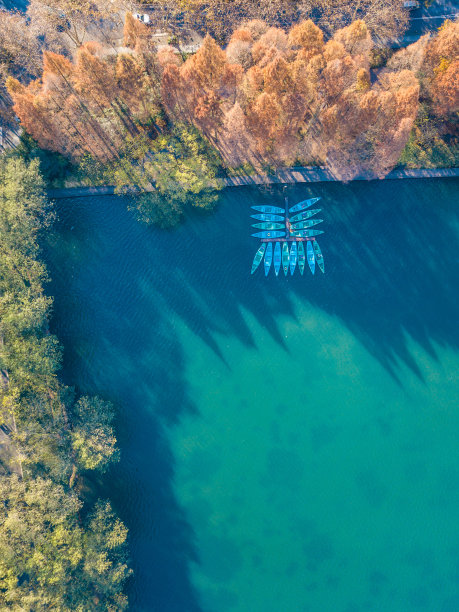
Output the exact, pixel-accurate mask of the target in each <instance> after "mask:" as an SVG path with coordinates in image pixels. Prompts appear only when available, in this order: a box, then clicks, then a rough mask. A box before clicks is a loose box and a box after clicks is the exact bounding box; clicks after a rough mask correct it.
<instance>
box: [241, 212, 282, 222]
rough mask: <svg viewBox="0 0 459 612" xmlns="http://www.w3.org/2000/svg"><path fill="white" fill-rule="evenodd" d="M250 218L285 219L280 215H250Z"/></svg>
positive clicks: (258, 219) (261, 219) (259, 219)
mask: <svg viewBox="0 0 459 612" xmlns="http://www.w3.org/2000/svg"><path fill="white" fill-rule="evenodd" d="M250 216H251V217H252V219H256V220H257V221H285V218H284V217H283V216H282V215H261V214H260V215H250Z"/></svg>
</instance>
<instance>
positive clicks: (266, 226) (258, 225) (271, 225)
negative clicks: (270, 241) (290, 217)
mask: <svg viewBox="0 0 459 612" xmlns="http://www.w3.org/2000/svg"><path fill="white" fill-rule="evenodd" d="M252 227H256V228H257V229H263V230H277V229H285V225H284V224H283V223H268V222H265V223H253V224H252Z"/></svg>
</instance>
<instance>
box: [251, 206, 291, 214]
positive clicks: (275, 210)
mask: <svg viewBox="0 0 459 612" xmlns="http://www.w3.org/2000/svg"><path fill="white" fill-rule="evenodd" d="M252 208H253V210H258V211H259V212H261V213H268V214H269V215H278V214H280V213H284V212H285V209H284V208H279V206H252Z"/></svg>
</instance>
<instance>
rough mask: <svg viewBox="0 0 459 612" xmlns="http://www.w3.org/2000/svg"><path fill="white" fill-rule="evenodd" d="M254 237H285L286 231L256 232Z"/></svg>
mask: <svg viewBox="0 0 459 612" xmlns="http://www.w3.org/2000/svg"><path fill="white" fill-rule="evenodd" d="M252 236H253V237H254V238H264V239H265V240H266V239H267V238H283V237H284V236H285V232H257V233H256V234H252Z"/></svg>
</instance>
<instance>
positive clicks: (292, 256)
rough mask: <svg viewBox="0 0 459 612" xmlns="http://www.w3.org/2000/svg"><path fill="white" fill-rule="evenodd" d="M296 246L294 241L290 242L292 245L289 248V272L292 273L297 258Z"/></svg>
mask: <svg viewBox="0 0 459 612" xmlns="http://www.w3.org/2000/svg"><path fill="white" fill-rule="evenodd" d="M296 249H297V246H296V242H293V243H292V247H291V249H290V274H291V275H293V273H294V272H295V268H296V260H297V250H296Z"/></svg>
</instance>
